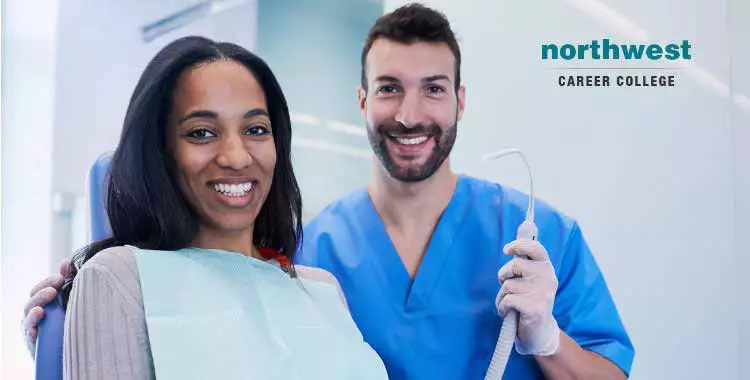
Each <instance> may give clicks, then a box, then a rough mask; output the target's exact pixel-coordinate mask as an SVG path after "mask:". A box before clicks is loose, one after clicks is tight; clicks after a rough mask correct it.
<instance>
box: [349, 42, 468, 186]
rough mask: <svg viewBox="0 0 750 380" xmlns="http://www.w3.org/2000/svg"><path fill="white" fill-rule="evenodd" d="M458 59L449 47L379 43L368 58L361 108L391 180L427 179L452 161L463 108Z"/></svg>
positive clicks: (374, 44) (380, 158)
mask: <svg viewBox="0 0 750 380" xmlns="http://www.w3.org/2000/svg"><path fill="white" fill-rule="evenodd" d="M455 64H456V61H455V58H454V56H453V53H452V52H451V50H450V48H449V47H448V45H447V44H445V43H428V42H416V43H413V44H408V45H407V44H403V43H399V42H395V41H392V40H388V39H385V38H380V39H377V40H375V42H374V43H373V44H372V47H371V49H370V51H369V53H368V54H367V59H366V61H365V65H366V67H365V72H366V74H367V91H365V90H364V89H360V90H359V104H360V108H361V109H362V114H363V115H364V117H365V120H366V122H367V135H368V137H369V139H370V145H371V146H372V149H373V151H374V152H375V155H376V156H377V157H378V159H379V160H380V162H381V164H382V165H383V167H384V168H385V169H386V170H387V171H388V173H389V174H390V175H391V177H393V178H395V179H397V180H399V181H403V182H417V181H421V180H424V179H426V178H429V177H430V176H431V175H432V174H434V173H435V172H436V171H437V170H438V168H440V166H441V165H442V164H443V162H444V161H445V159H446V158H447V157H448V154H449V153H450V151H451V149H452V148H453V143H454V142H455V140H456V125H457V122H458V120H460V119H461V115H462V113H463V109H464V88H463V87H461V88H460V89H459V91H458V92H457V91H456V90H455V88H456V87H455V80H456V78H455Z"/></svg>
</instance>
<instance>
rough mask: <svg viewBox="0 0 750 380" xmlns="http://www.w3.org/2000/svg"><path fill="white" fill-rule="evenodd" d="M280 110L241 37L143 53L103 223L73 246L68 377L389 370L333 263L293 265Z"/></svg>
mask: <svg viewBox="0 0 750 380" xmlns="http://www.w3.org/2000/svg"><path fill="white" fill-rule="evenodd" d="M290 124H291V123H290V120H289V112H288V110H287V104H286V100H285V99H284V95H283V93H282V91H281V88H280V87H279V84H278V83H277V81H276V79H275V77H274V75H273V73H272V72H271V70H270V69H269V68H268V66H267V65H266V64H265V63H264V62H263V61H262V60H261V59H260V58H258V57H256V56H254V55H253V54H251V53H250V52H248V51H246V50H244V49H242V48H241V47H239V46H236V45H233V44H228V43H215V42H213V41H210V40H207V39H204V38H198V37H188V38H183V39H180V40H177V41H175V42H173V43H172V44H170V45H168V46H167V47H165V48H164V49H163V50H161V51H160V52H159V53H158V54H157V55H156V57H155V58H154V59H153V60H152V61H151V63H149V65H148V67H147V68H146V69H145V71H144V73H143V75H142V76H141V78H140V80H139V82H138V85H137V86H136V88H135V92H134V93H133V96H132V98H131V101H130V106H129V108H128V111H127V115H126V117H125V123H124V128H123V131H122V135H121V137H120V143H119V145H118V147H117V150H116V151H115V153H114V156H113V158H112V162H111V168H110V182H109V187H108V189H107V212H108V215H109V220H110V224H111V227H112V232H113V236H112V237H111V238H109V239H106V240H103V241H100V242H96V243H94V244H92V245H91V246H89V247H87V248H85V249H84V250H83V251H82V252H81V253H80V254H79V256H78V261H79V263H81V264H83V265H82V267H81V269H80V270H79V271H78V274H77V276H76V279H75V281H74V284H73V286H72V290H71V291H70V299H69V302H68V311H67V318H66V326H65V338H64V341H65V343H64V360H63V362H64V374H65V378H67V379H90V378H91V379H102V378H118V379H119V378H122V379H147V378H154V377H160V378H259V379H261V378H262V379H266V378H278V379H294V378H300V379H302V378H305V379H316V378H377V379H380V378H385V377H386V375H385V370H384V367H383V364H382V362H381V361H380V359H379V358H378V357H377V355H375V354H374V351H372V349H371V348H370V347H369V346H367V345H366V344H365V343H364V342H362V338H361V335H360V334H359V331H358V330H357V329H356V326H354V323H353V321H352V320H351V317H350V316H349V315H348V311H347V310H346V306H345V301H344V300H343V296H340V289H339V290H338V292H337V291H336V289H338V284H337V282H336V280H335V279H334V278H333V276H331V275H330V274H329V273H328V272H325V271H322V270H319V269H314V268H305V267H297V268H296V270H295V267H294V266H293V265H291V262H292V261H293V258H294V253H295V249H296V247H297V245H298V243H299V240H300V239H301V231H302V229H301V221H300V219H301V200H300V192H299V188H298V186H297V181H296V179H295V177H294V172H293V170H292V166H291V158H290V146H291V125H290ZM297 274H299V277H298V276H297ZM300 278H301V279H300Z"/></svg>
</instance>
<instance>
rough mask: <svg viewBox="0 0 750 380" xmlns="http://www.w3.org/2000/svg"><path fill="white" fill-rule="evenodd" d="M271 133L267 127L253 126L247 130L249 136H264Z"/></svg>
mask: <svg viewBox="0 0 750 380" xmlns="http://www.w3.org/2000/svg"><path fill="white" fill-rule="evenodd" d="M269 133H271V131H269V130H268V128H267V127H266V126H265V125H253V126H252V127H249V128H247V130H245V134H246V135H248V136H263V135H267V134H269Z"/></svg>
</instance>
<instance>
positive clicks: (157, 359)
mask: <svg viewBox="0 0 750 380" xmlns="http://www.w3.org/2000/svg"><path fill="white" fill-rule="evenodd" d="M131 249H132V250H133V254H134V256H135V258H136V262H137V265H138V273H139V275H140V282H141V291H142V293H143V305H144V309H145V314H146V325H147V330H148V337H149V342H150V346H151V354H152V357H153V362H154V369H155V372H156V378H157V379H262V380H267V379H284V380H294V379H331V380H336V379H386V378H387V374H386V371H385V367H384V366H383V363H382V361H381V360H380V358H379V357H378V356H377V354H376V353H375V352H374V350H372V348H371V347H370V346H369V345H367V344H366V343H365V342H364V341H363V339H362V334H361V333H360V332H359V330H358V329H357V327H356V325H355V324H354V322H353V321H352V319H351V316H350V315H349V313H348V311H347V310H346V308H345V306H344V305H343V303H342V302H341V298H340V297H339V295H338V292H337V290H336V288H335V286H333V285H331V284H327V283H322V282H317V281H310V280H306V279H301V278H296V279H295V278H291V277H289V275H288V274H287V273H285V272H284V271H283V270H282V269H281V268H280V267H279V266H276V265H273V264H271V263H269V262H264V261H261V260H257V259H254V258H250V257H246V256H243V255H241V254H238V253H231V252H226V251H219V250H208V249H197V248H188V249H182V250H179V251H152V250H143V249H138V248H135V247H131Z"/></svg>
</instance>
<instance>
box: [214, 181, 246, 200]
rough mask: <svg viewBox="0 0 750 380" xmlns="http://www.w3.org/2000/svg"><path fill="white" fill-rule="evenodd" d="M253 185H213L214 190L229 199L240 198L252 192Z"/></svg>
mask: <svg viewBox="0 0 750 380" xmlns="http://www.w3.org/2000/svg"><path fill="white" fill-rule="evenodd" d="M252 188H253V184H252V183H251V182H247V183H238V184H234V185H228V184H224V183H216V184H214V190H216V191H218V192H220V193H222V194H224V195H229V196H230V197H241V196H243V195H247V193H249V192H250V190H252Z"/></svg>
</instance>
